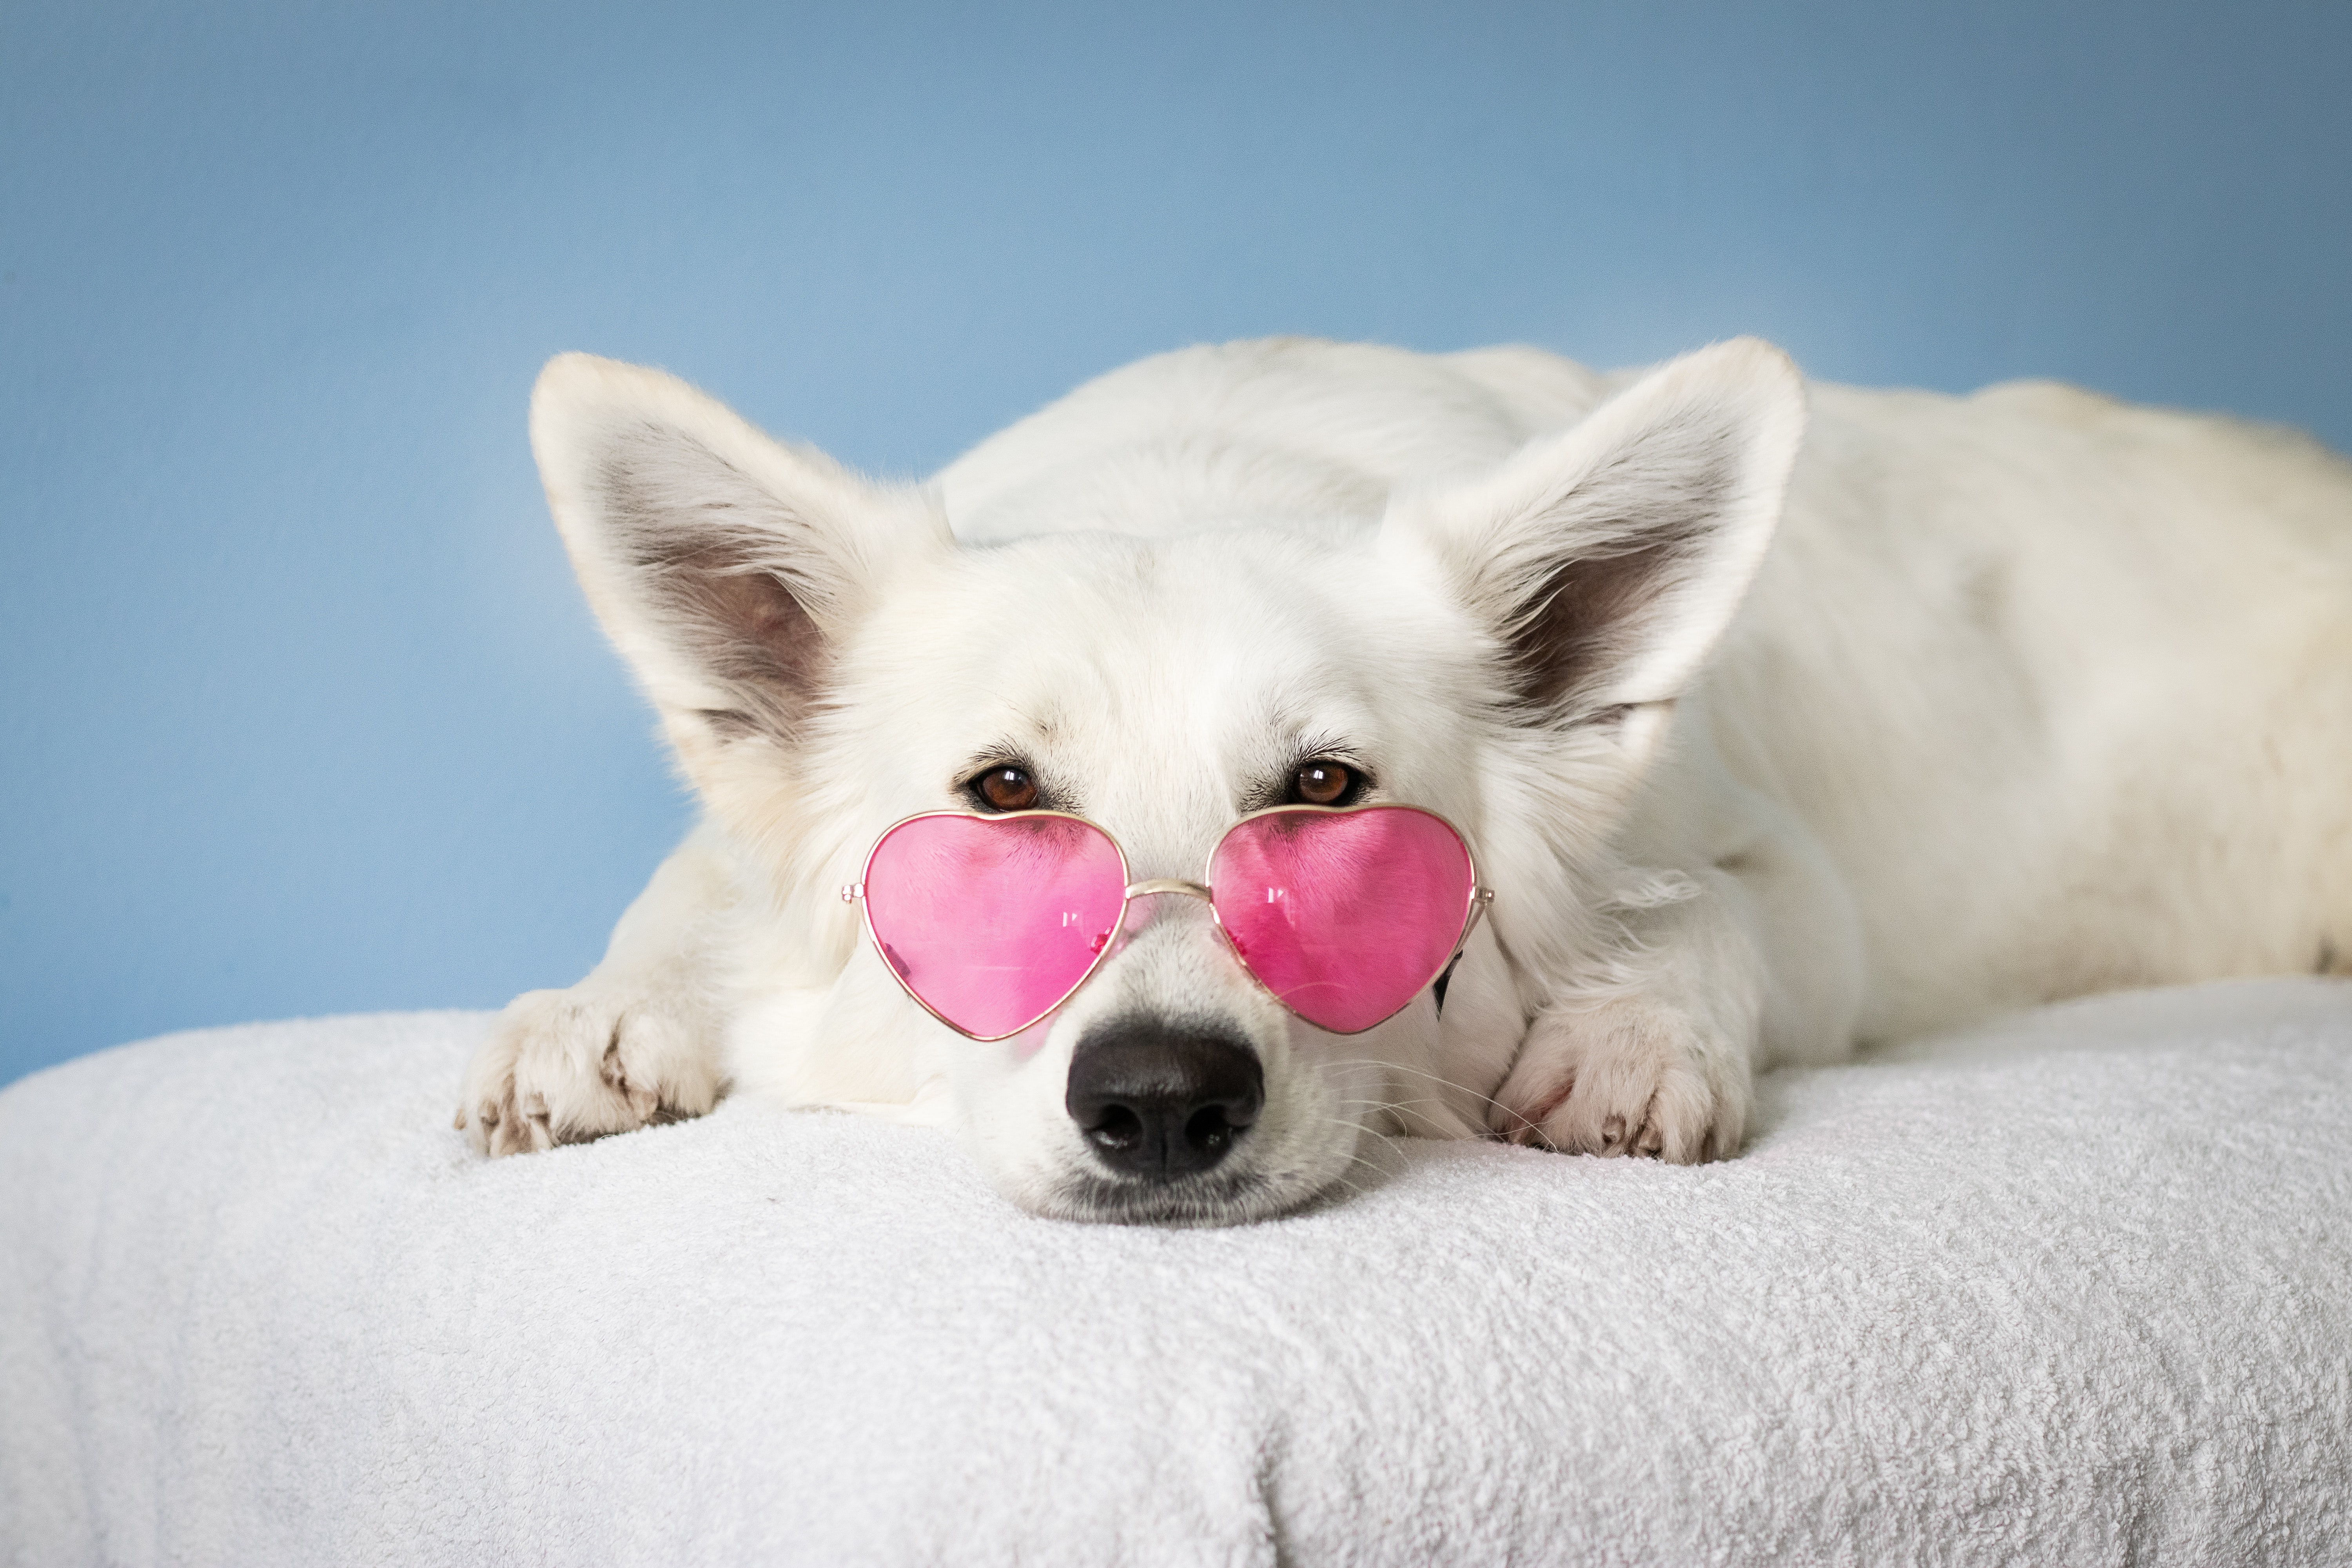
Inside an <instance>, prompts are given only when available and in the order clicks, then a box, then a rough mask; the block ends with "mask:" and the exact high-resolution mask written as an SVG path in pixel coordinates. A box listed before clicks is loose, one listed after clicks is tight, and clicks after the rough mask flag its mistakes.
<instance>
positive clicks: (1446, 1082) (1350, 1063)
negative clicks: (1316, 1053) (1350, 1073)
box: [1328, 1057, 1541, 1132]
mask: <svg viewBox="0 0 2352 1568" xmlns="http://www.w3.org/2000/svg"><path fill="white" fill-rule="evenodd" d="M1328 1065H1330V1066H1332V1067H1377V1068H1386V1069H1387V1070H1389V1071H1391V1072H1402V1073H1412V1075H1413V1076H1414V1077H1416V1078H1425V1079H1429V1080H1430V1081H1431V1082H1432V1083H1433V1084H1435V1085H1436V1086H1437V1087H1438V1088H1440V1089H1454V1090H1457V1091H1458V1092H1460V1093H1463V1094H1466V1095H1468V1096H1469V1097H1470V1098H1471V1099H1473V1100H1480V1101H1483V1102H1484V1103H1486V1104H1487V1105H1490V1106H1492V1107H1493V1108H1494V1109H1496V1110H1499V1111H1501V1112H1502V1113H1503V1114H1504V1115H1506V1116H1507V1117H1509V1118H1510V1119H1511V1120H1512V1121H1516V1122H1517V1123H1518V1127H1517V1129H1515V1131H1527V1132H1538V1131H1541V1129H1540V1128H1539V1127H1538V1124H1537V1123H1535V1122H1533V1121H1528V1119H1527V1118H1526V1117H1525V1116H1522V1115H1520V1114H1519V1113H1518V1112H1517V1111H1516V1110H1512V1109H1511V1108H1510V1107H1509V1106H1507V1105H1505V1104H1504V1103H1503V1102H1502V1101H1501V1100H1496V1098H1495V1097H1494V1096H1493V1095H1491V1094H1481V1093H1479V1092H1478V1091H1477V1090H1476V1089H1472V1088H1471V1087H1470V1086H1469V1085H1468V1084H1466V1083H1461V1082H1457V1081H1456V1080H1454V1079H1450V1078H1447V1077H1446V1076H1445V1075H1444V1074H1443V1073H1433V1072H1431V1071H1429V1070H1428V1069H1427V1068H1415V1067H1407V1066H1405V1065H1404V1064H1403V1063H1402V1062H1389V1061H1382V1060H1381V1059H1380V1058H1378V1057H1346V1058H1341V1059H1339V1060H1338V1061H1334V1062H1332V1063H1330V1064H1328ZM1394 1103H1396V1104H1398V1105H1426V1104H1429V1103H1431V1102H1430V1101H1429V1100H1397V1101H1395V1102H1394ZM1436 1103H1438V1104H1440V1105H1443V1104H1444V1102H1443V1101H1438V1102H1436Z"/></svg>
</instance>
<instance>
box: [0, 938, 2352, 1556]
mask: <svg viewBox="0 0 2352 1568" xmlns="http://www.w3.org/2000/svg"><path fill="white" fill-rule="evenodd" d="M484 1023H485V1020H484V1018H483V1017H482V1016H478V1015H464V1014H420V1015H411V1016H376V1017H358V1018H341V1019H327V1020H322V1021H317V1022H307V1023H295V1024H275V1025H259V1026H251V1027H246V1028H236V1029H221V1030H213V1031H208V1032H205V1033H202V1034H193V1035H182V1036H177V1037H171V1038H167V1039H163V1040H157V1041H153V1042H151V1043H148V1044H145V1045H141V1046H135V1047H126V1048H124V1049H121V1050H117V1051H110V1052H107V1053H104V1054H102V1055H100V1056H97V1057H93V1058H85V1059H83V1060H81V1061H78V1062H74V1063H71V1064H68V1065H67V1066H65V1067H63V1068H57V1069H55V1070H53V1071H50V1072H47V1073H43V1074H39V1075H37V1076H36V1077H34V1078H32V1079H27V1080H26V1081H24V1082H22V1083H20V1084H17V1085H16V1086H15V1087H14V1088H12V1089H9V1090H7V1091H6V1093H5V1095H0V1539H5V1543H6V1547H7V1549H8V1550H9V1552H12V1553H13V1557H14V1560H16V1561H18V1562H22V1563H40V1564H44V1565H57V1564H68V1563H100V1562H108V1563H112V1562H126V1563H149V1562H163V1561H168V1562H172V1563H221V1564H232V1563H233V1564H238V1565H240V1568H252V1565H255V1564H270V1563H304V1564H310V1563H366V1562H378V1561H385V1562H401V1563H452V1564H457V1563H464V1564H473V1563H490V1562H549V1563H672V1562H675V1563H732V1562H806V1563H949V1562H952V1563H1089V1564H1091V1563H1120V1562H1134V1563H1275V1562H1276V1561H1280V1562H1285V1563H1337V1562H1349V1563H1429V1562H1434V1561H1454V1562H1465V1563H1466V1562H1500V1561H1505V1560H1509V1561H1515V1562H1540V1563H1554V1562H1557V1563H1746V1562H1756V1563H1763V1562H1790V1563H1795V1562H1842V1561H1843V1562H1851V1561H1874V1562H1906V1563H1911V1562H1924V1563H1943V1562H1952V1563H1997V1562H1999V1563H2007V1562H2028V1563H2070V1564H2079V1563H2105V1562H2116V1563H2122V1562H2127V1561H2128V1562H2133V1563H2254V1562H2261V1563H2322V1562H2334V1563H2343V1562H2346V1561H2347V1556H2352V1544H2347V1543H2352V986H2348V985H2346V984H2333V983H2327V982H2322V981H2301V982H2298V981H2284V982H2272V983H2263V984H2240V985H2233V986H2221V987H2209V988H2205V989H2202V990H2199V991H2192V992H2174V993H2156V994H2147V995H2143V996H2137V997H2126V998H2118V999H2114V1000H2110V1001H2105V1002H2097V1003H2089V1004H2078V1005H2074V1006H2071V1007H2066V1008H2060V1009H2053V1010H2050V1011H2046V1012H2043V1013H2041V1014H2037V1015H2032V1016H2028V1017H2027V1018H2025V1019H2023V1020H2021V1021H2020V1022H2018V1023H2015V1024H2013V1025H2011V1026H2006V1027H2002V1028H1997V1029H1992V1030H1987V1031H1983V1032H1980V1033H1979V1034H1978V1035H1976V1036H1973V1037H1966V1038H1960V1039H1957V1040H1951V1041H1945V1042H1940V1043H1937V1044H1935V1045H1932V1046H1929V1047H1915V1048H1913V1049H1911V1050H1909V1051H1906V1052H1905V1053H1902V1055H1901V1056H1900V1058H1891V1059H1885V1060H1880V1061H1875V1062H1872V1063H1868V1064H1864V1065H1859V1066H1854V1067H1849V1068H1834V1069H1830V1070H1823V1071H1814V1072H1803V1073H1790V1074H1784V1075H1780V1076H1777V1077H1775V1078H1772V1079H1768V1080H1767V1081H1766V1084H1765V1087H1764V1090H1763V1098H1762V1104H1763V1114H1762V1122H1761V1131H1760V1133H1759V1136H1758V1137H1757V1138H1756V1140H1755V1142H1754V1143H1753V1144H1752V1146H1751V1147H1750V1149H1749V1151H1748V1153H1746V1154H1745V1155H1744V1156H1743V1157H1741V1158H1739V1159H1738V1160H1734V1161H1731V1162H1728V1163H1721V1164H1715V1165H1706V1166H1701V1167H1697V1168H1675V1167H1669V1166H1663V1165H1658V1164H1654V1163H1641V1162H1632V1161H1622V1160H1617V1161H1612V1160H1597V1159H1569V1158H1563V1157H1559V1156H1556V1155H1549V1154H1543V1153H1537V1152H1526V1151H1521V1150H1516V1149H1508V1148H1502V1147H1496V1146H1492V1145H1480V1144H1435V1143H1408V1144H1404V1145H1402V1146H1400V1147H1399V1148H1398V1149H1397V1150H1396V1151H1395V1152H1393V1154H1391V1155H1390V1156H1388V1157H1386V1158H1385V1160H1384V1162H1383V1163H1384V1167H1385V1168H1384V1169H1383V1170H1381V1171H1372V1170H1367V1171H1365V1172H1364V1173H1362V1178H1361V1180H1360V1188H1361V1190H1360V1192H1357V1193H1355V1194H1351V1195H1349V1196H1347V1197H1346V1198H1345V1199H1344V1200H1343V1201H1339V1202H1336V1203H1333V1204H1329V1205H1326V1206H1324V1207H1322V1208H1321V1209H1319V1210H1317V1211H1315V1212H1312V1213H1308V1214H1305V1215H1298V1216H1296V1217H1293V1218H1290V1219H1286V1220H1281V1221H1277V1222H1274V1223H1270V1224H1264V1225H1257V1226H1249V1227H1246V1228H1243V1229H1238V1230H1229V1231H1191V1232H1178V1231H1162V1230H1148V1229H1121V1228H1114V1227H1108V1226H1073V1225H1066V1224H1060V1223H1056V1222H1053V1221H1046V1220H1038V1219H1033V1218H1030V1217H1029V1216H1027V1215H1023V1214H1020V1213H1018V1212H1015V1211H1014V1210H1013V1209H1011V1208H1010V1207H1008V1206H1007V1205H1005V1204H1003V1202H1002V1201H1000V1200H999V1199H998V1198H997V1197H995V1196H994V1195H993V1194H992V1193H991V1192H990V1191H989V1189H988V1188H987V1187H985V1186H984V1185H983V1184H982V1182H981V1180H980V1179H979V1177H978V1175H977V1174H976V1173H975V1171H974V1169H973V1167H972V1166H971V1164H969V1163H967V1162H966V1161H965V1159H964V1158H963V1157H962V1155H961V1153H960V1152H958V1151H957V1149H956V1148H955V1147H954V1145H953V1144H952V1143H951V1142H950V1141H949V1140H948V1139H947V1138H946V1137H945V1136H943V1135H940V1134H935V1133H929V1132H923V1131H909V1130H906V1129H900V1128H895V1127H890V1126H886V1125H880V1124H877V1123H874V1122H870V1121H861V1120H857V1119H854V1118H851V1117H847V1116H841V1115H819V1114H793V1113H788V1112H782V1111H778V1110H772V1109H769V1108H768V1107H766V1106H763V1105H760V1104H754V1103H749V1102H741V1101H738V1102H730V1103H729V1104H727V1105H725V1106H722V1107H721V1108H720V1110H719V1111H718V1112H717V1113H716V1114H715V1115H713V1116H710V1117H709V1118H707V1119H705V1120H703V1121H698V1122H691V1123H686V1124H682V1125H678V1126H674V1127H667V1128H660V1129H656V1130H652V1131H645V1132H639V1133H633V1134H630V1135H628V1136H625V1137H618V1138H612V1139H608V1140H606V1141H604V1142H600V1143H595V1144H592V1145H587V1146H584V1147H578V1148H571V1149H563V1150H559V1151H557V1152H553V1153H550V1154H540V1155H531V1156H528V1157H524V1158H518V1159H509V1160H502V1161H499V1162H496V1163H485V1162H483V1161H481V1160H479V1159H478V1158H476V1157H475V1156H474V1155H473V1154H472V1153H470V1152H468V1151H467V1148H466V1146H465V1143H464V1141H463V1139H462V1138H461V1136H460V1135H459V1134H458V1133H457V1132H455V1131H451V1129H450V1125H449V1120H450V1114H451V1111H452V1109H453V1107H454V1105H455V1100H456V1090H457V1076H458V1070H459V1068H460V1065H461V1064H462V1062H463V1060H464V1058H466V1056H467V1051H468V1050H469V1049H470V1047H472V1045H473V1043H474V1041H475V1040H476V1039H477V1038H478V1037H479V1035H480V1034H481V1032H482V1029H483V1027H484Z"/></svg>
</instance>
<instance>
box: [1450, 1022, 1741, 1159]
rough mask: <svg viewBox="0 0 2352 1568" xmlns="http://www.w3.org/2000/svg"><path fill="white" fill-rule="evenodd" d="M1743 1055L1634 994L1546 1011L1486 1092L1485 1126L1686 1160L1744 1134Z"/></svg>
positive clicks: (1521, 1137) (1729, 1147)
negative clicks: (1490, 1102) (1489, 1103)
mask: <svg viewBox="0 0 2352 1568" xmlns="http://www.w3.org/2000/svg"><path fill="white" fill-rule="evenodd" d="M1749 1092H1750V1090H1749V1071H1748V1058H1747V1053H1746V1051H1745V1050H1744V1049H1741V1048H1738V1047H1735V1046H1734V1045H1733V1044H1732V1043H1730V1042H1719V1041H1710V1040H1708V1039H1707V1038H1706V1037H1705V1036H1703V1035H1702V1034H1701V1033H1700V1032H1699V1028H1698V1026H1697V1025H1696V1023H1695V1021H1694V1020H1692V1019H1691V1018H1690V1017H1689V1016H1686V1015H1685V1013H1683V1012H1682V1010H1681V1009H1679V1008H1676V1007H1675V1006H1672V1005H1667V1004H1664V1003H1659V1002H1654V1001H1650V1000H1647V999H1645V998H1643V997H1638V996H1633V997H1620V998H1617V999H1614V1000H1612V1001H1608V1002H1602V1003H1600V1004H1598V1005H1591V1006H1585V1007H1578V1008H1565V1007H1564V1008H1559V1009H1547V1010H1546V1011H1544V1012H1543V1013H1541V1014H1538V1016H1537V1018H1536V1021H1535V1024H1534V1025H1533V1026H1531V1027H1530V1028H1529V1029H1528V1037H1527V1041H1526V1043H1525V1044H1524V1045H1522V1046H1521V1047H1519V1055H1518V1058H1517V1060H1516V1061H1514V1062H1513V1063H1512V1064H1511V1071H1510V1074H1509V1076H1508V1077H1507V1078H1506V1079H1504V1080H1503V1087H1502V1088H1501V1089H1498V1090H1496V1094H1495V1103H1494V1106H1493V1108H1492V1110H1490V1111H1489V1112H1488V1114H1487V1125H1488V1126H1490V1127H1492V1128H1493V1129H1494V1131H1496V1132H1498V1133H1500V1134H1502V1135H1503V1136H1504V1137H1506V1138H1508V1139H1509V1140H1511V1142H1515V1143H1528V1144H1536V1145H1539V1146H1541V1147H1544V1148H1550V1149H1558V1150H1559V1151H1561V1152H1565V1153H1571V1154H1643V1155H1650V1156H1653V1157H1654V1158H1657V1159H1662V1160H1668V1161H1672V1162H1674V1163H1677V1164H1690V1163H1696V1162H1697V1161H1700V1160H1712V1159H1718V1158H1721V1157H1723V1156H1725V1155H1727V1154H1730V1153H1733V1152H1736V1151H1737V1150H1738V1147H1739V1141H1740V1139H1741V1137H1742V1136H1743V1135H1744V1134H1745V1132H1746V1131H1747V1126H1748V1099H1749Z"/></svg>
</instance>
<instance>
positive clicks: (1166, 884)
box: [1127, 877, 1215, 904]
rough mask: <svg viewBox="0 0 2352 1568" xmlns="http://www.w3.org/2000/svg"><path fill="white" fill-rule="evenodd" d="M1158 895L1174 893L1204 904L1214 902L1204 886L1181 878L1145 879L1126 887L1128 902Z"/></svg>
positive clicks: (1130, 883)
mask: <svg viewBox="0 0 2352 1568" xmlns="http://www.w3.org/2000/svg"><path fill="white" fill-rule="evenodd" d="M1160 893H1174V894H1178V895H1180V896H1181V897H1183V898H1187V899H1198V900H1201V901H1202V903H1204V904H1208V903H1213V902H1214V901H1215V899H1214V897H1213V895H1212V894H1211V893H1210V891H1209V889H1208V887H1207V886H1206V884H1204V883H1201V882H1188V881H1186V880H1184V879H1182V878H1181V877H1147V878H1145V879H1143V880H1142V881H1140V882H1129V884H1128V885H1127V896H1128V898H1129V899H1130V900H1134V899H1148V898H1151V897H1153V896H1155V895H1158V894H1160Z"/></svg>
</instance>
